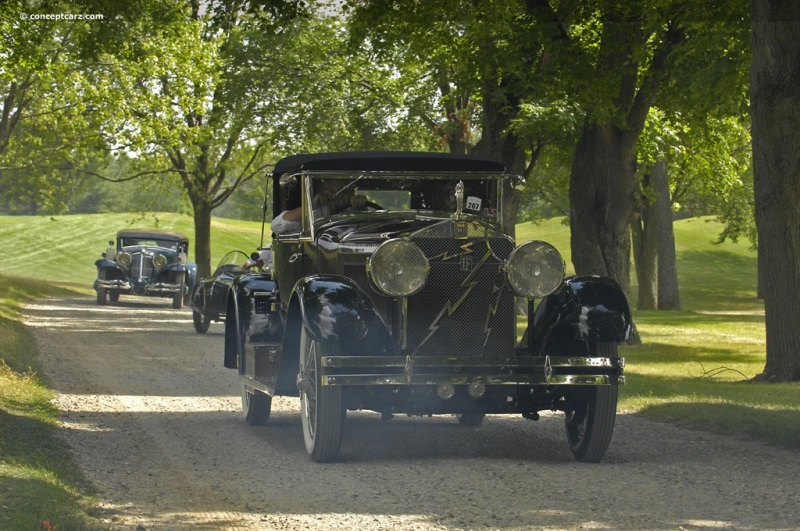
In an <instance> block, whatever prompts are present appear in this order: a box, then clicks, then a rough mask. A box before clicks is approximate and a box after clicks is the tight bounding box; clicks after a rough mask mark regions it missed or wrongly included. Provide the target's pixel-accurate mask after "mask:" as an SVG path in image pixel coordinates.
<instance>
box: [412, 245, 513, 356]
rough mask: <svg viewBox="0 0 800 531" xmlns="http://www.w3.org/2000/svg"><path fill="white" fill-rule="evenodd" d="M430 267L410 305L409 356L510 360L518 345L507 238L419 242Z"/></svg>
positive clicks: (510, 248) (510, 246) (511, 246)
mask: <svg viewBox="0 0 800 531" xmlns="http://www.w3.org/2000/svg"><path fill="white" fill-rule="evenodd" d="M414 242H415V243H416V244H417V245H419V247H420V248H421V249H422V251H423V252H424V253H425V255H426V256H427V257H428V260H429V262H430V266H431V269H430V273H429V276H428V281H427V282H426V284H425V287H424V288H423V289H422V290H421V291H420V292H419V293H417V294H415V295H413V296H412V297H409V300H408V315H409V324H408V336H407V340H408V345H409V350H410V351H411V352H412V353H414V354H415V355H420V356H445V355H459V356H508V355H511V354H512V353H513V350H514V346H515V343H516V323H515V311H514V294H513V292H512V291H511V288H510V287H509V285H508V283H507V282H506V279H505V273H504V272H503V270H502V265H503V262H504V259H505V258H507V257H508V255H509V254H510V253H511V250H512V249H513V244H512V243H511V242H510V241H508V240H506V239H504V238H491V239H479V238H471V239H468V240H453V239H450V238H417V239H415V240H414Z"/></svg>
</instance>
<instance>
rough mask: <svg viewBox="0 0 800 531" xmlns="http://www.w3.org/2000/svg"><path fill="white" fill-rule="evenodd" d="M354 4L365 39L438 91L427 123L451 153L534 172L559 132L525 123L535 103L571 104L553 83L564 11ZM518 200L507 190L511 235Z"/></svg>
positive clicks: (403, 1) (524, 6)
mask: <svg viewBox="0 0 800 531" xmlns="http://www.w3.org/2000/svg"><path fill="white" fill-rule="evenodd" d="M347 4H348V6H349V8H350V9H352V10H353V14H352V16H351V28H352V32H353V35H354V39H355V40H356V41H359V42H364V43H366V44H365V45H366V46H368V47H370V48H371V49H375V50H377V51H378V52H380V53H382V54H383V55H384V57H390V58H392V59H394V60H395V61H396V64H397V65H398V69H399V70H400V71H401V72H408V71H413V72H418V73H419V74H420V75H421V76H422V77H423V78H424V79H426V80H428V81H429V85H430V86H431V87H434V88H435V90H436V91H437V94H436V98H435V100H436V103H437V104H438V111H437V112H436V113H430V114H429V115H428V117H427V120H428V122H429V123H431V126H432V128H433V129H434V130H435V131H437V132H438V133H439V134H440V135H441V138H442V141H443V144H444V145H446V146H447V148H448V149H449V150H450V151H451V152H457V153H465V152H470V153H474V154H479V155H483V156H487V157H491V158H494V159H496V160H499V161H502V162H503V163H504V164H505V165H506V168H507V169H508V170H509V171H510V172H512V173H516V174H519V175H526V176H527V175H530V173H531V171H532V169H533V167H534V165H535V162H536V160H538V157H539V155H540V154H541V152H542V148H543V146H544V145H545V144H546V143H547V141H548V138H547V133H548V132H549V131H551V130H552V128H549V129H548V128H544V129H535V128H533V127H526V126H525V124H523V123H521V121H520V117H521V116H522V115H523V114H524V112H525V106H526V104H529V103H530V102H531V100H535V102H536V104H537V105H539V106H541V105H542V102H545V101H547V100H548V99H549V100H550V101H558V102H559V103H563V101H562V100H561V99H560V96H561V95H562V94H563V93H561V92H559V90H558V89H559V88H560V86H559V85H558V83H556V82H555V81H554V80H556V79H558V78H557V77H554V74H555V72H556V66H555V65H556V61H554V60H553V55H554V53H553V49H554V48H557V47H558V46H559V45H561V44H563V43H565V42H566V40H565V38H564V37H565V32H566V26H567V25H568V22H567V18H566V16H562V14H561V13H560V11H559V9H558V6H557V5H551V3H549V2H544V1H536V2H521V1H519V0H503V1H499V2H498V1H489V0H477V1H459V2H455V3H439V2H416V1H413V0H392V1H390V2H385V1H381V0H352V1H350V2H348V3H347ZM566 4H569V3H568V2H567V3H566ZM565 12H566V13H567V14H571V11H570V10H569V9H565ZM428 109H431V107H428ZM551 116H554V115H551ZM540 123H541V122H540ZM519 200H520V195H519V193H518V192H517V191H516V190H513V189H511V188H509V189H507V190H506V193H505V194H504V201H505V204H504V213H505V216H506V218H505V219H504V224H505V226H506V228H507V230H509V231H511V232H513V230H514V225H515V223H516V216H517V209H518V204H519Z"/></svg>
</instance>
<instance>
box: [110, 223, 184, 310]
mask: <svg viewBox="0 0 800 531" xmlns="http://www.w3.org/2000/svg"><path fill="white" fill-rule="evenodd" d="M109 243H111V244H112V246H111V247H109V249H108V250H107V251H106V252H105V253H103V257H102V258H101V259H100V260H97V261H96V262H95V266H96V267H97V280H95V282H94V289H95V291H96V292H97V304H100V305H103V304H106V302H107V301H108V300H111V301H112V302H116V301H118V300H119V296H120V295H123V294H124V295H147V296H153V297H170V298H172V307H173V308H176V309H179V308H181V307H183V302H184V299H185V298H186V297H187V296H188V294H189V292H190V290H191V288H192V286H193V285H194V283H195V280H196V279H197V265H196V264H194V263H192V262H188V261H187V253H188V252H189V239H188V238H187V237H186V235H184V234H182V233H180V232H176V231H170V230H160V229H123V230H120V231H118V232H117V240H116V244H114V242H109Z"/></svg>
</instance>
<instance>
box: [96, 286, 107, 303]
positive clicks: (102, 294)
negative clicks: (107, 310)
mask: <svg viewBox="0 0 800 531" xmlns="http://www.w3.org/2000/svg"><path fill="white" fill-rule="evenodd" d="M106 300H108V292H107V291H106V288H97V304H98V305H99V306H105V304H106Z"/></svg>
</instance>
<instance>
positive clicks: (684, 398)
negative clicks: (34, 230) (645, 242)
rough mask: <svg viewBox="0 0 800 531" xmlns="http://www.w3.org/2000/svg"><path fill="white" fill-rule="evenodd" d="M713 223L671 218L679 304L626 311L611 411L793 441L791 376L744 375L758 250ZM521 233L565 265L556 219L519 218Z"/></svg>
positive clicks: (756, 313) (753, 337)
mask: <svg viewBox="0 0 800 531" xmlns="http://www.w3.org/2000/svg"><path fill="white" fill-rule="evenodd" d="M720 229H721V226H720V225H719V223H717V222H715V221H712V220H711V219H710V218H693V219H687V220H681V221H678V222H676V223H675V240H676V251H677V256H678V278H679V285H680V297H681V304H682V311H670V312H663V311H662V312H659V311H636V310H634V321H635V322H636V326H637V329H638V331H639V333H640V335H641V338H642V344H641V345H637V346H628V347H623V348H622V349H621V353H622V355H623V356H625V358H626V369H625V372H626V375H627V377H626V380H627V383H626V385H625V386H624V387H623V388H622V392H621V394H620V411H626V412H631V413H637V414H642V415H646V416H648V417H650V418H654V419H657V420H664V421H670V422H675V423H679V424H682V425H685V426H690V427H694V428H698V429H707V430H711V431H716V432H720V433H726V434H732V435H741V436H746V437H752V438H757V439H761V440H764V441H767V442H770V443H774V444H782V445H787V446H792V447H796V448H800V384H766V383H753V382H748V380H749V379H750V378H753V377H754V376H755V375H757V374H759V373H760V372H761V371H762V370H763V368H764V364H765V362H766V340H765V329H764V304H763V303H762V301H760V300H758V299H757V298H756V282H757V268H756V263H757V258H756V253H755V252H754V251H752V250H750V249H749V244H748V243H747V242H739V243H735V244H734V243H731V242H726V243H723V244H719V245H715V244H714V243H713V242H714V241H715V240H716V238H717V235H718V234H719V232H720ZM528 239H537V240H545V241H548V242H550V243H552V244H553V245H555V247H556V248H557V249H558V250H559V251H560V252H561V254H562V255H564V258H565V260H566V261H567V269H568V274H570V273H571V272H572V269H571V263H570V247H569V228H568V226H566V225H564V224H563V223H562V220H561V219H551V220H547V221H543V222H541V223H539V224H534V223H523V224H520V225H518V226H517V240H518V241H523V240H528ZM632 281H633V283H634V284H633V286H632V291H633V293H632V295H631V300H632V301H635V300H636V288H637V287H636V284H635V275H633V279H632Z"/></svg>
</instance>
